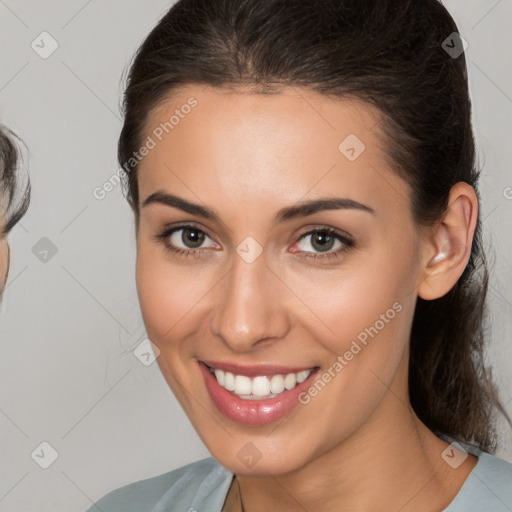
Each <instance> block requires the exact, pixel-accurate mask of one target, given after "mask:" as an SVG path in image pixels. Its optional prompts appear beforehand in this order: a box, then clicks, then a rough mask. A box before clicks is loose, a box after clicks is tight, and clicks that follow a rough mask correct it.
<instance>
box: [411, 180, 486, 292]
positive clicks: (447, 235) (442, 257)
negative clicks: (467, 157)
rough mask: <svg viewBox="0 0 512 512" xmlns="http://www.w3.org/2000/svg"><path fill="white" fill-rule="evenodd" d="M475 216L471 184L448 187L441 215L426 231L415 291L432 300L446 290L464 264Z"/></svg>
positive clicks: (454, 280)
mask: <svg viewBox="0 0 512 512" xmlns="http://www.w3.org/2000/svg"><path fill="white" fill-rule="evenodd" d="M477 218H478V197H477V195H476V192H475V190H474V189H473V187H471V185H468V184H467V183H464V182H459V183H456V184H455V185H454V186H453V187H452V189H451V190H450V196H449V199H448V207H447V210H446V212H445V214H444V216H443V218H442V219H441V220H440V221H439V222H438V223H437V224H436V225H435V227H434V228H433V229H432V230H431V231H430V232H429V235H428V239H427V240H426V245H425V260H426V262H425V264H424V269H423V270H424V272H423V276H422V281H421V283H420V285H419V286H418V295H419V296H420V297H421V298H422V299H425V300H433V299H438V298H439V297H442V296H443V295H445V294H447V293H448V292H449V291H450V290H451V289H452V288H453V287H454V286H455V283H456V282H457V280H458V279H459V277H460V276H461V274H462V272H463V271H464V269H465V268H466V265H467V263H468V261H469V256H470V254H471V245H472V243H473V236H474V233H475V228H476V223H477Z"/></svg>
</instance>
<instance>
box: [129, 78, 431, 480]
mask: <svg viewBox="0 0 512 512" xmlns="http://www.w3.org/2000/svg"><path fill="white" fill-rule="evenodd" d="M191 98H193V99H191ZM187 105H188V106H187ZM173 116H174V117H173ZM165 123H167V124H165ZM380 129H381V127H380V124H379V123H378V119H377V116H376V111H375V110H373V109H372V107H370V106H369V105H366V104H363V103H360V102H356V101H354V100H334V99H328V98H327V97H325V96H321V95H318V94H316V93H314V92H311V91H308V90H305V89H296V88H283V89H282V90H281V92H280V93H279V94H270V95H263V94H250V93H248V92H244V93H240V92H233V91H228V90H226V89H220V88H211V87H201V86H195V85H194V86H192V85H190V86H187V87H184V88H182V89H180V90H179V92H175V94H174V95H173V97H172V99H170V100H169V101H167V102H165V103H162V104H161V105H160V106H159V107H157V108H156V109H155V110H154V111H153V112H152V113H151V115H150V118H149V120H148V123H147V126H146V130H145V132H144V138H143V140H144V144H145V147H146V148H147V149H146V150H142V151H141V152H140V154H141V155H144V154H145V155H146V156H144V157H143V159H142V160H141V163H140V164H139V178H138V179H139V194H140V223H139V227H138V234H137V287H138V293H139V298H140V303H141V308H142V314H143V317H144V322H145V326H146V329H147V333H148V336H149V338H150V339H151V340H152V342H153V343H154V344H155V345H156V346H157V347H158V349H159V351H160V355H159V357H158V363H159V365H160V368H161V370H162V372H163V375H164V376H165V378H166V380H167V382H168V383H169V385H170V387H171V388H172V390H173V392H174V393H175V395H176V397H177V398H178V400H179V401H180V403H181V405H182V406H183V408H184V410H185V412H186V414H187V415H188V417H189V418H190V420H191V422H192V423H193V425H194V427H195V428H196V430H197V432H198V433H199V435H200V436H201V438H202V439H203V441H204V443H205V444H206V446H207V447H208V449H209V450H210V451H211V453H212V455H213V456H214V457H215V458H217V459H218V460H219V461H220V462H221V463H222V464H223V465H224V466H226V467H228V468H229V469H231V470H232V471H235V472H236V473H239V474H263V473H265V472H268V473H271V474H279V473H284V472H288V471H291V470H293V469H297V468H300V467H303V466H304V465H305V464H307V463H308V462H310V461H313V460H314V459H318V458H319V457H322V456H323V455H325V454H327V453H328V452H330V451H331V450H333V449H335V448H336V447H339V446H341V445H342V444H343V443H342V442H343V441H344V440H346V439H347V438H348V436H349V435H352V436H358V438H359V439H361V440H364V439H365V436H366V438H368V436H374V435H376V434H375V432H377V431H378V432H381V434H379V435H386V431H387V429H388V428H392V425H393V421H396V418H397V417H399V416H400V414H402V412H403V411H404V410H405V409H406V408H405V407H404V403H408V399H407V363H408V339H409V333H410V327H411V322H412V316H413V311H414V304H415V301H416V296H417V294H416V288H417V286H418V284H419V282H420V280H421V278H422V265H423V263H424V260H425V255H424V254H423V252H422V251H423V249H422V248H423V245H422V244H423V242H422V240H423V238H422V237H421V233H420V231H419V229H418V227H417V226H416V224H415V223H414V221H413V219H412V215H411V209H410V189H409V187H408V185H407V184H406V183H405V182H404V181H403V180H402V179H400V178H399V177H397V175H396V174H395V173H394V172H393V171H392V169H391V168H390V166H389V163H388V162H389V159H388V158H386V156H385V153H384V150H383V149H382V143H381V142H380V139H379V130H380ZM157 194H158V195H157ZM171 195H172V196H173V197H170V196H171ZM321 201H324V202H323V203H322V202H321ZM305 205H309V206H308V207H306V206H305ZM313 230H316V232H315V231H313ZM312 231H313V232H312ZM165 244H167V246H166V245H165ZM168 247H171V248H172V247H174V248H175V249H176V250H175V251H172V250H170V249H169V248H168ZM208 367H211V368H217V372H216V373H217V378H218V380H217V378H216V377H215V376H214V375H213V374H212V371H213V370H209V368H208ZM219 370H223V371H222V372H221V371H219ZM309 370H313V371H312V372H309ZM228 374H232V375H231V376H230V375H228ZM256 377H258V378H256ZM306 377H307V378H306ZM297 379H298V380H299V381H301V382H299V383H298V384H297V383H296V381H297ZM303 379H306V380H303ZM218 381H221V383H219V382H218ZM221 384H223V385H221ZM294 385H295V387H294ZM226 387H227V388H228V389H231V391H230V390H227V389H225V388H226ZM233 387H234V389H233ZM283 387H284V390H283ZM288 388H290V389H288ZM239 395H242V397H240V396H239Z"/></svg>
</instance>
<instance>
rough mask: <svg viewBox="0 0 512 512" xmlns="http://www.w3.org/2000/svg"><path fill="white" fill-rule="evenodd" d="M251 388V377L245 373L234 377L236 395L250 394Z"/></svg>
mask: <svg viewBox="0 0 512 512" xmlns="http://www.w3.org/2000/svg"><path fill="white" fill-rule="evenodd" d="M251 390H252V386H251V379H250V378H249V377H246V376H245V375H237V376H236V377H235V389H234V391H235V393H236V394H237V395H250V394H251V392H252V391H251Z"/></svg>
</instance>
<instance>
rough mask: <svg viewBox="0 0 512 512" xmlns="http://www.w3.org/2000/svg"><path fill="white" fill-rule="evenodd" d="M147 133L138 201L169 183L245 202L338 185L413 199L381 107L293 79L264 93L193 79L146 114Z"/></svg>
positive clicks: (289, 198)
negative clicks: (394, 159) (388, 145)
mask: <svg viewBox="0 0 512 512" xmlns="http://www.w3.org/2000/svg"><path fill="white" fill-rule="evenodd" d="M142 141H143V143H148V145H151V146H152V149H151V150H149V151H148V152H147V154H146V156H145V157H144V158H143V159H142V160H141V162H140V164H139V191H140V199H141V200H142V201H143V200H144V198H145V197H147V195H149V194H151V193H153V192H155V190H158V189H162V188H165V189H168V190H169V191H171V190H172V191H173V192H180V193H182V195H186V196H187V198H189V199H191V200H194V195H196V196H197V197H199V198H201V199H202V197H204V196H205V195H206V196H207V197H211V198H212V200H214V199H215V198H217V199H221V198H223V197H229V198H230V201H232V202H233V201H234V202H236V201H238V202H239V204H240V206H243V205H245V207H249V206H250V205H251V204H252V202H254V201H256V202H257V199H258V198H262V197H265V200H266V205H267V207H271V206H272V205H273V203H275V206H276V208H277V207H278V205H279V206H282V204H283V202H296V201H298V200H299V199H301V198H302V197H304V196H306V195H308V196H310V198H315V197H320V196H323V195H326V194H328V195H333V193H340V194H344V195H348V196H350V197H351V198H352V199H354V200H360V201H363V202H364V201H367V202H368V201H370V200H372V201H373V202H374V203H375V201H377V202H378V201H379V197H380V198H381V199H382V200H384V201H385V200H386V199H387V200H391V202H393V203H396V201H397V199H399V200H401V201H402V202H404V200H405V202H406V203H407V202H408V196H409V194H408V188H407V186H406V184H405V182H403V180H402V179H400V178H399V177H398V176H397V175H396V173H395V172H393V169H392V168H391V166H390V162H389V157H387V155H386V151H385V148H384V143H383V138H382V126H381V121H380V116H379V112H378V111H377V110H376V109H375V108H374V107H372V106H370V105H369V104H367V103H364V102H362V101H357V100H355V99H342V100H340V99H339V98H330V97H327V96H324V95H321V94H318V93H316V92H313V91H311V90H307V89H304V88H296V87H283V88H281V89H280V90H279V92H277V93H272V94H261V93H253V92H241V91H234V90H230V89H226V88H224V89H221V88H214V87H209V86H201V85H188V86H185V87H182V88H180V89H178V90H176V91H174V93H173V94H172V96H170V97H169V98H167V99H166V100H165V101H163V102H161V103H160V104H159V105H158V106H157V107H156V108H155V109H154V110H153V111H152V112H151V113H150V115H149V118H148V121H147V123H146V127H145V130H144V133H143V136H142ZM197 197H196V198H195V199H197ZM205 202H207V201H205Z"/></svg>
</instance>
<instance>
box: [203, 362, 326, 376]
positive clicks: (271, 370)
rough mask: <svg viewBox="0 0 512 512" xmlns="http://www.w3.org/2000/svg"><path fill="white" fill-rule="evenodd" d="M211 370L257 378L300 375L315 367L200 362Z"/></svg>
mask: <svg viewBox="0 0 512 512" xmlns="http://www.w3.org/2000/svg"><path fill="white" fill-rule="evenodd" d="M200 362H202V363H204V364H205V365H206V366H209V367H210V368H216V369H218V370H222V371H225V372H230V373H234V374H235V375H246V376H247V377H257V376H259V375H287V374H288V373H298V372H301V371H303V370H311V369H314V368H316V367H315V366H312V365H309V366H297V367H291V366H281V365H275V364H254V365H245V364H244V365H242V364H237V363H229V362H222V361H210V360H208V361H206V360H202V361H200Z"/></svg>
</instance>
